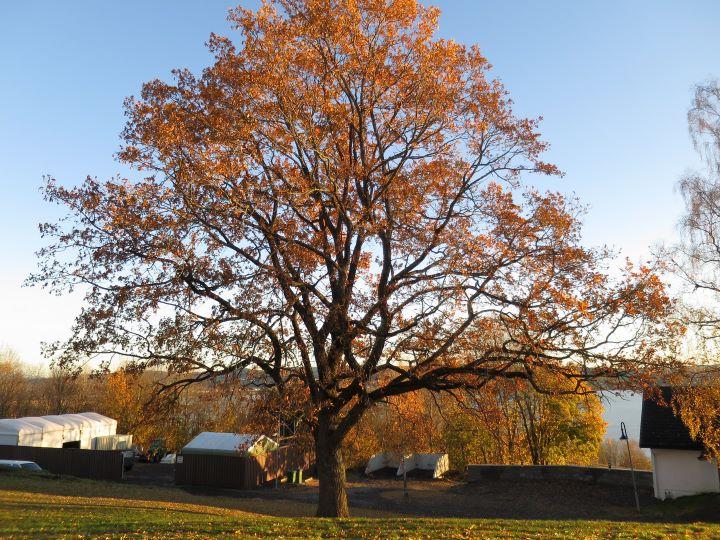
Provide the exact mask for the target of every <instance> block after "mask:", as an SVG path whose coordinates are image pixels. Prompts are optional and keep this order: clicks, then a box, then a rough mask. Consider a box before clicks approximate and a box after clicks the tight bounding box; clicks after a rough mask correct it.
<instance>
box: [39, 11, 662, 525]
mask: <svg viewBox="0 0 720 540" xmlns="http://www.w3.org/2000/svg"><path fill="white" fill-rule="evenodd" d="M438 16H439V12H438V10H437V9H435V8H430V7H424V6H423V5H422V4H421V3H420V2H418V1H417V0H273V1H269V2H266V3H265V4H263V6H262V7H261V8H259V9H258V10H257V11H249V10H246V9H243V8H237V9H234V10H232V11H231V12H230V15H229V18H230V21H231V22H232V23H233V24H234V26H235V29H236V30H237V36H235V37H234V38H227V37H221V36H218V35H212V36H211V37H210V40H209V47H210V50H211V52H212V53H213V55H214V61H213V63H212V65H211V66H210V67H208V68H207V69H205V70H204V71H203V72H202V73H201V74H197V75H195V74H192V73H191V72H189V71H187V70H177V71H175V72H174V80H173V82H164V81H161V80H154V81H151V82H148V83H147V84H145V85H144V86H143V89H142V92H141V94H140V96H139V97H138V98H129V99H128V100H127V101H126V104H125V107H126V115H127V125H126V128H125V130H124V132H123V139H124V144H123V147H122V149H121V151H120V154H119V157H120V159H121V160H122V161H123V162H125V163H126V164H129V165H130V166H132V167H133V168H134V169H136V170H137V171H138V175H137V178H134V179H120V178H115V179H110V180H106V181H100V180H97V179H95V178H88V179H87V180H86V181H85V182H84V183H82V184H81V185H79V186H77V187H65V186H64V185H63V184H61V183H58V182H56V181H55V180H54V179H49V180H48V182H47V185H46V187H45V193H46V196H47V198H48V199H49V200H50V201H54V202H58V203H60V204H62V205H64V206H66V207H67V209H68V210H69V215H68V218H67V219H66V220H65V221H62V222H60V223H55V224H46V225H44V226H43V227H42V231H43V233H44V234H45V235H46V236H47V237H51V238H54V241H53V242H52V243H50V245H49V246H48V247H47V248H45V249H44V250H43V251H42V252H41V260H42V261H43V264H42V268H41V271H40V272H39V273H38V275H37V276H35V278H34V279H35V280H36V281H37V282H41V283H44V284H46V285H49V286H51V287H55V288H57V289H58V290H61V291H64V290H67V289H68V288H72V287H75V286H83V288H84V289H83V290H85V291H86V296H85V304H84V308H83V310H82V312H81V313H80V314H79V316H78V318H77V321H76V324H75V326H74V331H73V335H72V337H71V338H70V340H69V341H68V342H67V343H65V344H60V345H59V346H58V354H60V355H61V358H62V360H63V361H65V362H71V361H74V360H76V359H77V358H78V357H87V356H102V357H105V358H113V357H122V358H123V359H126V360H127V359H131V360H132V361H133V364H134V366H135V367H136V368H138V369H145V368H149V367H153V368H154V367H158V366H162V367H163V368H165V369H169V370H170V371H171V372H173V373H175V374H185V375H186V376H184V377H178V378H176V379H175V381H176V382H175V385H176V387H182V386H183V385H187V384H192V383H193V382H195V381H198V380H203V379H208V378H215V377H218V376H221V375H224V374H237V373H240V372H242V373H244V376H246V377H247V378H248V380H249V381H252V382H254V383H255V384H263V385H271V386H273V387H275V388H276V389H277V391H278V392H279V393H280V394H282V393H283V391H284V388H285V387H286V386H288V385H289V384H291V383H292V385H293V386H292V387H293V389H295V388H297V386H296V385H297V384H299V385H300V388H301V391H302V392H303V393H304V395H305V403H306V408H305V411H304V418H305V421H306V422H307V423H308V424H309V426H310V427H311V429H312V432H313V434H314V438H315V442H316V452H317V458H318V474H319V479H320V506H319V514H320V515H346V514H347V501H346V496H345V491H344V472H343V466H342V456H341V452H340V448H341V444H342V442H343V439H344V438H345V436H346V435H347V433H348V432H349V431H350V430H351V429H352V428H353V426H355V425H356V424H357V422H358V420H359V418H360V417H361V416H362V415H363V413H364V412H365V411H367V410H368V408H369V407H370V406H372V404H373V403H376V402H379V401H383V400H387V399H388V398H390V397H392V396H395V395H399V394H402V393H406V392H411V391H415V390H419V389H427V390H430V391H452V390H456V389H461V388H469V389H473V388H475V389H477V388H482V387H483V386H484V385H485V384H487V382H488V381H490V380H493V379H495V378H497V377H504V378H514V379H522V380H524V381H526V383H527V384H528V385H530V386H531V387H534V388H535V389H536V390H539V391H553V390H552V389H546V388H543V385H542V380H540V379H539V378H538V377H536V373H537V372H538V369H539V368H542V370H543V372H548V371H550V372H552V373H555V374H557V375H559V376H562V377H564V378H565V379H566V380H567V381H569V382H570V383H571V384H570V385H569V387H568V388H566V389H565V390H563V392H582V391H583V388H584V386H583V381H585V380H588V379H590V378H594V379H596V380H598V381H602V380H606V379H607V378H608V377H620V376H622V377H624V378H623V381H625V382H628V381H634V382H637V380H638V379H639V378H641V377H644V376H646V374H647V373H648V372H649V371H651V370H653V369H656V368H658V367H659V366H660V365H661V363H662V360H661V359H660V357H659V356H658V351H659V350H660V349H661V348H662V347H663V346H664V342H663V340H664V339H665V338H664V336H665V334H664V333H663V331H662V330H663V329H664V325H665V317H666V315H667V314H668V312H669V309H670V306H671V303H670V301H669V299H668V297H667V295H666V292H665V290H664V287H663V285H662V283H661V281H660V280H659V279H658V278H657V276H656V275H655V274H654V273H653V272H652V271H651V269H649V268H646V267H633V266H632V265H630V264H628V265H627V266H625V267H623V268H619V269H615V268H613V269H612V272H610V270H609V268H608V265H609V263H610V261H611V258H610V254H609V253H607V252H606V251H605V250H602V249H601V250H592V249H587V248H585V247H583V246H582V244H581V223H580V217H581V215H582V208H581V207H580V206H579V205H578V203H577V202H576V201H574V200H571V199H568V198H566V197H564V196H562V195H560V194H558V193H541V192H539V191H537V190H534V189H532V188H531V187H530V186H528V185H526V184H524V182H523V174H524V173H534V174H544V175H558V174H559V170H558V168H557V167H556V166H555V165H553V164H550V163H547V162H545V161H543V159H542V156H541V155H542V153H543V151H544V150H546V148H547V144H546V143H545V142H544V141H542V139H541V138H540V134H539V131H538V127H539V121H538V120H537V119H525V118H520V117H518V116H516V115H515V114H514V113H513V110H512V107H511V105H512V102H511V100H510V99H509V96H508V94H507V91H506V90H505V89H504V87H503V86H502V84H501V83H500V82H498V81H497V80H494V79H492V78H491V77H490V74H489V70H490V64H489V63H488V61H487V60H486V58H485V57H484V56H483V54H482V53H481V51H480V49H479V48H478V47H477V46H465V45H461V44H459V43H456V42H454V41H452V40H445V39H439V38H437V37H436V36H435V32H436V30H437V24H438Z"/></svg>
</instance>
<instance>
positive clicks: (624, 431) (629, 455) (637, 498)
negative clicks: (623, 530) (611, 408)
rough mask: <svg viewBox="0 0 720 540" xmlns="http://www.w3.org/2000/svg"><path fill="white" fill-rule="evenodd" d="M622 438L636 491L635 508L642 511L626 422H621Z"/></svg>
mask: <svg viewBox="0 0 720 540" xmlns="http://www.w3.org/2000/svg"><path fill="white" fill-rule="evenodd" d="M620 440H621V441H625V443H626V444H627V452H628V460H629V461H630V472H631V473H632V482H633V491H634V492H635V508H637V511H638V512H639V511H640V497H638V490H637V482H635V467H633V462H632V454H630V437H628V434H627V429H625V422H620Z"/></svg>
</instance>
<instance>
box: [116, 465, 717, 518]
mask: <svg viewBox="0 0 720 540" xmlns="http://www.w3.org/2000/svg"><path fill="white" fill-rule="evenodd" d="M137 465H142V466H140V467H137ZM136 467H137V469H135V470H134V473H133V474H131V475H128V480H127V481H128V482H130V483H137V484H144V485H146V486H151V485H154V486H160V485H164V486H167V487H171V486H172V475H171V474H170V473H169V472H170V469H168V468H167V466H165V467H164V466H159V465H145V464H136ZM178 491H182V492H184V493H187V494H188V495H193V496H195V495H196V496H211V497H217V498H221V499H225V500H232V499H235V500H236V501H237V502H238V504H239V505H240V506H241V507H242V508H243V509H247V510H249V511H255V512H260V513H263V514H266V515H273V516H278V517H282V516H287V515H293V516H302V515H312V514H313V512H314V508H315V505H316V503H317V498H318V490H317V480H315V479H312V478H311V479H309V480H307V481H306V482H305V483H304V484H303V485H288V484H281V486H280V487H279V488H277V489H276V488H274V487H266V488H263V489H258V490H252V491H235V490H226V489H215V488H202V487H192V488H191V487H180V488H179V489H178ZM348 495H349V499H350V507H351V509H352V512H353V514H354V515H362V516H375V517H381V516H400V517H430V518H490V519H550V520H575V519H586V520H609V521H649V522H693V521H707V522H714V523H720V496H709V497H708V496H706V497H701V498H685V499H681V500H679V501H675V502H667V503H664V502H659V501H657V500H655V499H654V498H653V494H652V490H651V489H648V488H641V489H640V504H641V512H640V514H638V513H637V511H636V510H635V500H634V496H633V490H632V488H629V487H626V486H611V485H603V484H589V483H586V482H582V481H573V480H567V481H557V480H555V481H533V480H526V481H513V482H509V481H508V480H503V479H499V480H483V481H480V482H473V483H467V482H465V481H464V480H462V479H451V480H427V479H418V478H412V479H409V481H408V496H407V497H406V496H405V495H404V492H403V483H402V481H401V480H399V479H394V478H377V479H371V478H366V477H364V476H362V475H359V474H354V473H352V474H349V476H348ZM233 506H234V505H233ZM290 509H292V510H290Z"/></svg>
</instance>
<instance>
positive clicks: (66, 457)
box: [0, 445, 123, 480]
mask: <svg viewBox="0 0 720 540" xmlns="http://www.w3.org/2000/svg"><path fill="white" fill-rule="evenodd" d="M0 459H18V460H23V461H34V462H35V463H37V464H38V465H40V467H42V468H43V469H45V470H46V471H48V472H51V473H54V474H68V475H71V476H79V477H81V478H92V479H93V480H122V478H123V455H122V452H118V451H116V450H80V449H79V448H38V447H35V446H5V445H0Z"/></svg>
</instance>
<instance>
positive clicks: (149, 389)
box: [0, 348, 649, 471]
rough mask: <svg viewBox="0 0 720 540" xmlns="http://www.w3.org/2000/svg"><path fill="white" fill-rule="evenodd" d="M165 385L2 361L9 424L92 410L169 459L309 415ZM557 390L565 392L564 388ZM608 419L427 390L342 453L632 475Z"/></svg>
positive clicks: (292, 404)
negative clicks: (210, 440) (162, 394)
mask: <svg viewBox="0 0 720 540" xmlns="http://www.w3.org/2000/svg"><path fill="white" fill-rule="evenodd" d="M547 377H550V375H547ZM161 382H164V383H165V384H166V383H167V374H165V373H160V372H144V373H141V374H136V373H132V372H129V371H126V370H122V369H119V370H116V371H112V372H107V373H102V374H90V373H88V372H80V373H71V372H69V371H66V370H63V369H60V368H54V369H51V370H50V371H49V372H48V373H41V372H39V370H37V369H36V370H32V369H30V368H28V366H26V365H24V364H23V363H22V362H21V360H20V358H19V357H18V355H17V354H16V353H14V352H13V351H12V350H11V349H7V348H6V349H3V350H2V352H1V353H0V417H2V418H12V417H21V416H39V415H45V414H64V413H72V412H81V411H88V410H93V411H97V412H100V413H102V414H105V415H107V416H110V417H111V418H114V419H116V420H117V421H118V432H119V433H131V434H133V436H134V441H135V443H136V444H138V445H140V446H143V447H147V445H148V444H149V443H151V442H152V441H153V440H154V439H158V438H160V439H163V440H164V441H165V445H166V447H167V448H168V449H180V448H182V446H183V445H185V444H186V443H187V442H188V441H189V440H190V439H192V438H193V437H194V436H195V435H197V434H198V433H199V432H201V431H221V432H253V433H263V434H266V435H269V436H272V437H277V436H278V431H279V430H283V429H282V427H281V424H282V422H283V419H286V420H287V419H290V418H292V417H295V418H299V417H300V416H301V414H302V411H301V410H300V409H301V408H302V400H301V399H295V400H290V401H288V400H287V399H285V400H281V399H279V398H278V396H277V393H276V392H275V391H274V389H268V388H260V387H256V388H255V389H254V390H250V391H248V388H247V386H246V384H245V381H241V380H239V379H236V380H232V379H225V380H217V381H214V382H206V383H205V384H204V385H194V386H192V387H190V388H188V389H187V390H185V391H184V392H181V393H179V394H176V395H174V396H172V398H168V399H166V400H161V401H158V400H157V398H156V389H157V385H158V383H161ZM548 382H549V381H548ZM554 384H555V385H556V386H558V390H561V389H562V388H561V386H562V385H561V384H560V382H559V381H555V382H554ZM298 397H299V398H300V396H298ZM602 413H603V406H602V403H601V401H600V399H599V398H598V397H597V396H596V395H595V394H587V395H582V394H575V393H573V394H568V395H548V394H539V393H537V392H535V391H534V390H533V389H532V388H531V387H530V386H529V385H528V384H527V383H525V382H524V381H513V380H497V381H494V382H493V383H492V384H489V385H488V386H486V387H485V388H484V389H483V390H482V391H475V392H472V393H469V392H463V393H461V394H455V395H450V394H440V395H438V394H433V393H431V392H428V391H424V390H422V391H417V392H412V393H408V394H404V395H401V396H394V397H392V398H390V399H389V400H388V401H386V402H384V403H379V404H377V405H376V406H375V407H373V408H372V409H371V410H370V412H369V413H368V414H367V415H366V416H364V417H363V419H362V420H361V422H360V423H359V424H358V426H357V427H356V428H355V429H353V431H352V432H351V434H350V435H349V437H348V439H347V441H346V442H345V445H344V447H343V453H344V455H345V463H346V466H347V467H349V468H356V469H363V468H364V467H365V464H366V463H367V461H368V460H369V459H370V457H371V456H372V455H373V454H376V453H379V452H395V453H398V454H400V453H411V452H420V453H448V454H449V457H450V462H451V467H452V469H453V470H456V471H462V470H464V468H465V467H466V465H467V464H470V463H498V464H523V465H524V464H533V465H550V464H556V465H563V464H573V465H595V464H598V463H600V464H603V465H610V466H613V467H627V466H628V460H627V455H626V449H625V446H624V445H623V446H620V445H618V444H615V443H614V442H613V441H610V440H607V441H603V433H604V430H605V423H604V421H603V419H602ZM285 424H286V425H285V426H284V428H285V429H284V430H283V432H284V434H285V435H287V434H288V430H287V427H288V426H287V421H286V422H285ZM295 438H296V439H297V442H299V443H300V444H303V445H306V446H308V447H309V446H311V438H310V434H309V433H308V432H305V431H303V430H302V429H300V430H299V431H297V432H296V433H295ZM633 450H634V451H633V460H634V462H635V464H636V465H637V466H639V467H640V468H644V467H645V468H648V467H649V462H648V460H647V457H646V456H645V455H644V454H643V453H642V451H640V449H639V448H637V443H635V446H634V448H633Z"/></svg>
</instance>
